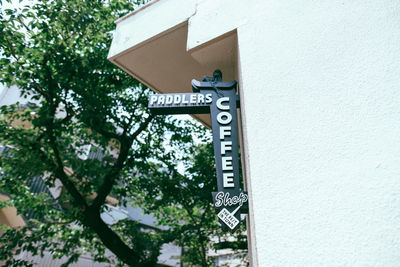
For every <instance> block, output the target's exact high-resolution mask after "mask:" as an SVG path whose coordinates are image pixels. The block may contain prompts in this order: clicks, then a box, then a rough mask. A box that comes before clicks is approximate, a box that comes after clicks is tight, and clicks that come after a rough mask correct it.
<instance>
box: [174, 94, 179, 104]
mask: <svg viewBox="0 0 400 267" xmlns="http://www.w3.org/2000/svg"><path fill="white" fill-rule="evenodd" d="M179 103H181V95H174V104H175V105H178V104H179Z"/></svg>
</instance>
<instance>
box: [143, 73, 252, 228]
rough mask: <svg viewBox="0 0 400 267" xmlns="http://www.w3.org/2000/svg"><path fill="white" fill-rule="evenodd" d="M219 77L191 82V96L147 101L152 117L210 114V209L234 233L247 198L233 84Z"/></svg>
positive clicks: (156, 97)
mask: <svg viewBox="0 0 400 267" xmlns="http://www.w3.org/2000/svg"><path fill="white" fill-rule="evenodd" d="M221 77H222V73H221V72H220V71H218V70H217V71H215V72H214V77H212V78H210V77H204V78H203V81H202V82H199V81H196V80H192V89H193V93H185V94H155V95H151V96H150V98H149V109H150V110H151V112H152V113H154V114H204V113H210V114H211V126H212V134H213V143H214V156H215V165H216V170H217V185H218V192H212V197H213V201H214V207H215V209H216V211H217V216H218V218H219V219H220V222H221V223H222V226H223V228H224V229H228V230H231V231H234V230H236V229H237V228H238V227H239V224H240V214H244V213H247V212H248V195H247V193H246V192H243V191H241V189H240V179H239V157H238V153H239V151H238V128H237V114H236V109H237V108H238V104H239V103H240V102H239V96H237V95H236V86H237V82H236V81H232V82H222V81H221V80H222V79H221Z"/></svg>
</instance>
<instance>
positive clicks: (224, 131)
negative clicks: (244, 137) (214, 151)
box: [219, 126, 231, 140]
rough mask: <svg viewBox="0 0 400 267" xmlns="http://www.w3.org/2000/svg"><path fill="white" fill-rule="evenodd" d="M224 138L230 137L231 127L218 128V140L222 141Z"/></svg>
mask: <svg viewBox="0 0 400 267" xmlns="http://www.w3.org/2000/svg"><path fill="white" fill-rule="evenodd" d="M225 136H231V126H221V127H219V139H221V140H224V139H225Z"/></svg>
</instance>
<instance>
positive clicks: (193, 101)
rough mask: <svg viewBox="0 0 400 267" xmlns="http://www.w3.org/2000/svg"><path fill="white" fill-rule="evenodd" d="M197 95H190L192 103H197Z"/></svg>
mask: <svg viewBox="0 0 400 267" xmlns="http://www.w3.org/2000/svg"><path fill="white" fill-rule="evenodd" d="M196 96H197V94H191V95H190V104H196Z"/></svg>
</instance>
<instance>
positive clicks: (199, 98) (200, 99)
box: [197, 94, 204, 104]
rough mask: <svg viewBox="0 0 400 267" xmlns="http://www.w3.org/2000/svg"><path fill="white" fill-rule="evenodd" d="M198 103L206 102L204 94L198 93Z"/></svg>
mask: <svg viewBox="0 0 400 267" xmlns="http://www.w3.org/2000/svg"><path fill="white" fill-rule="evenodd" d="M197 103H198V104H200V103H201V104H204V95H203V94H198V95H197Z"/></svg>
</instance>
